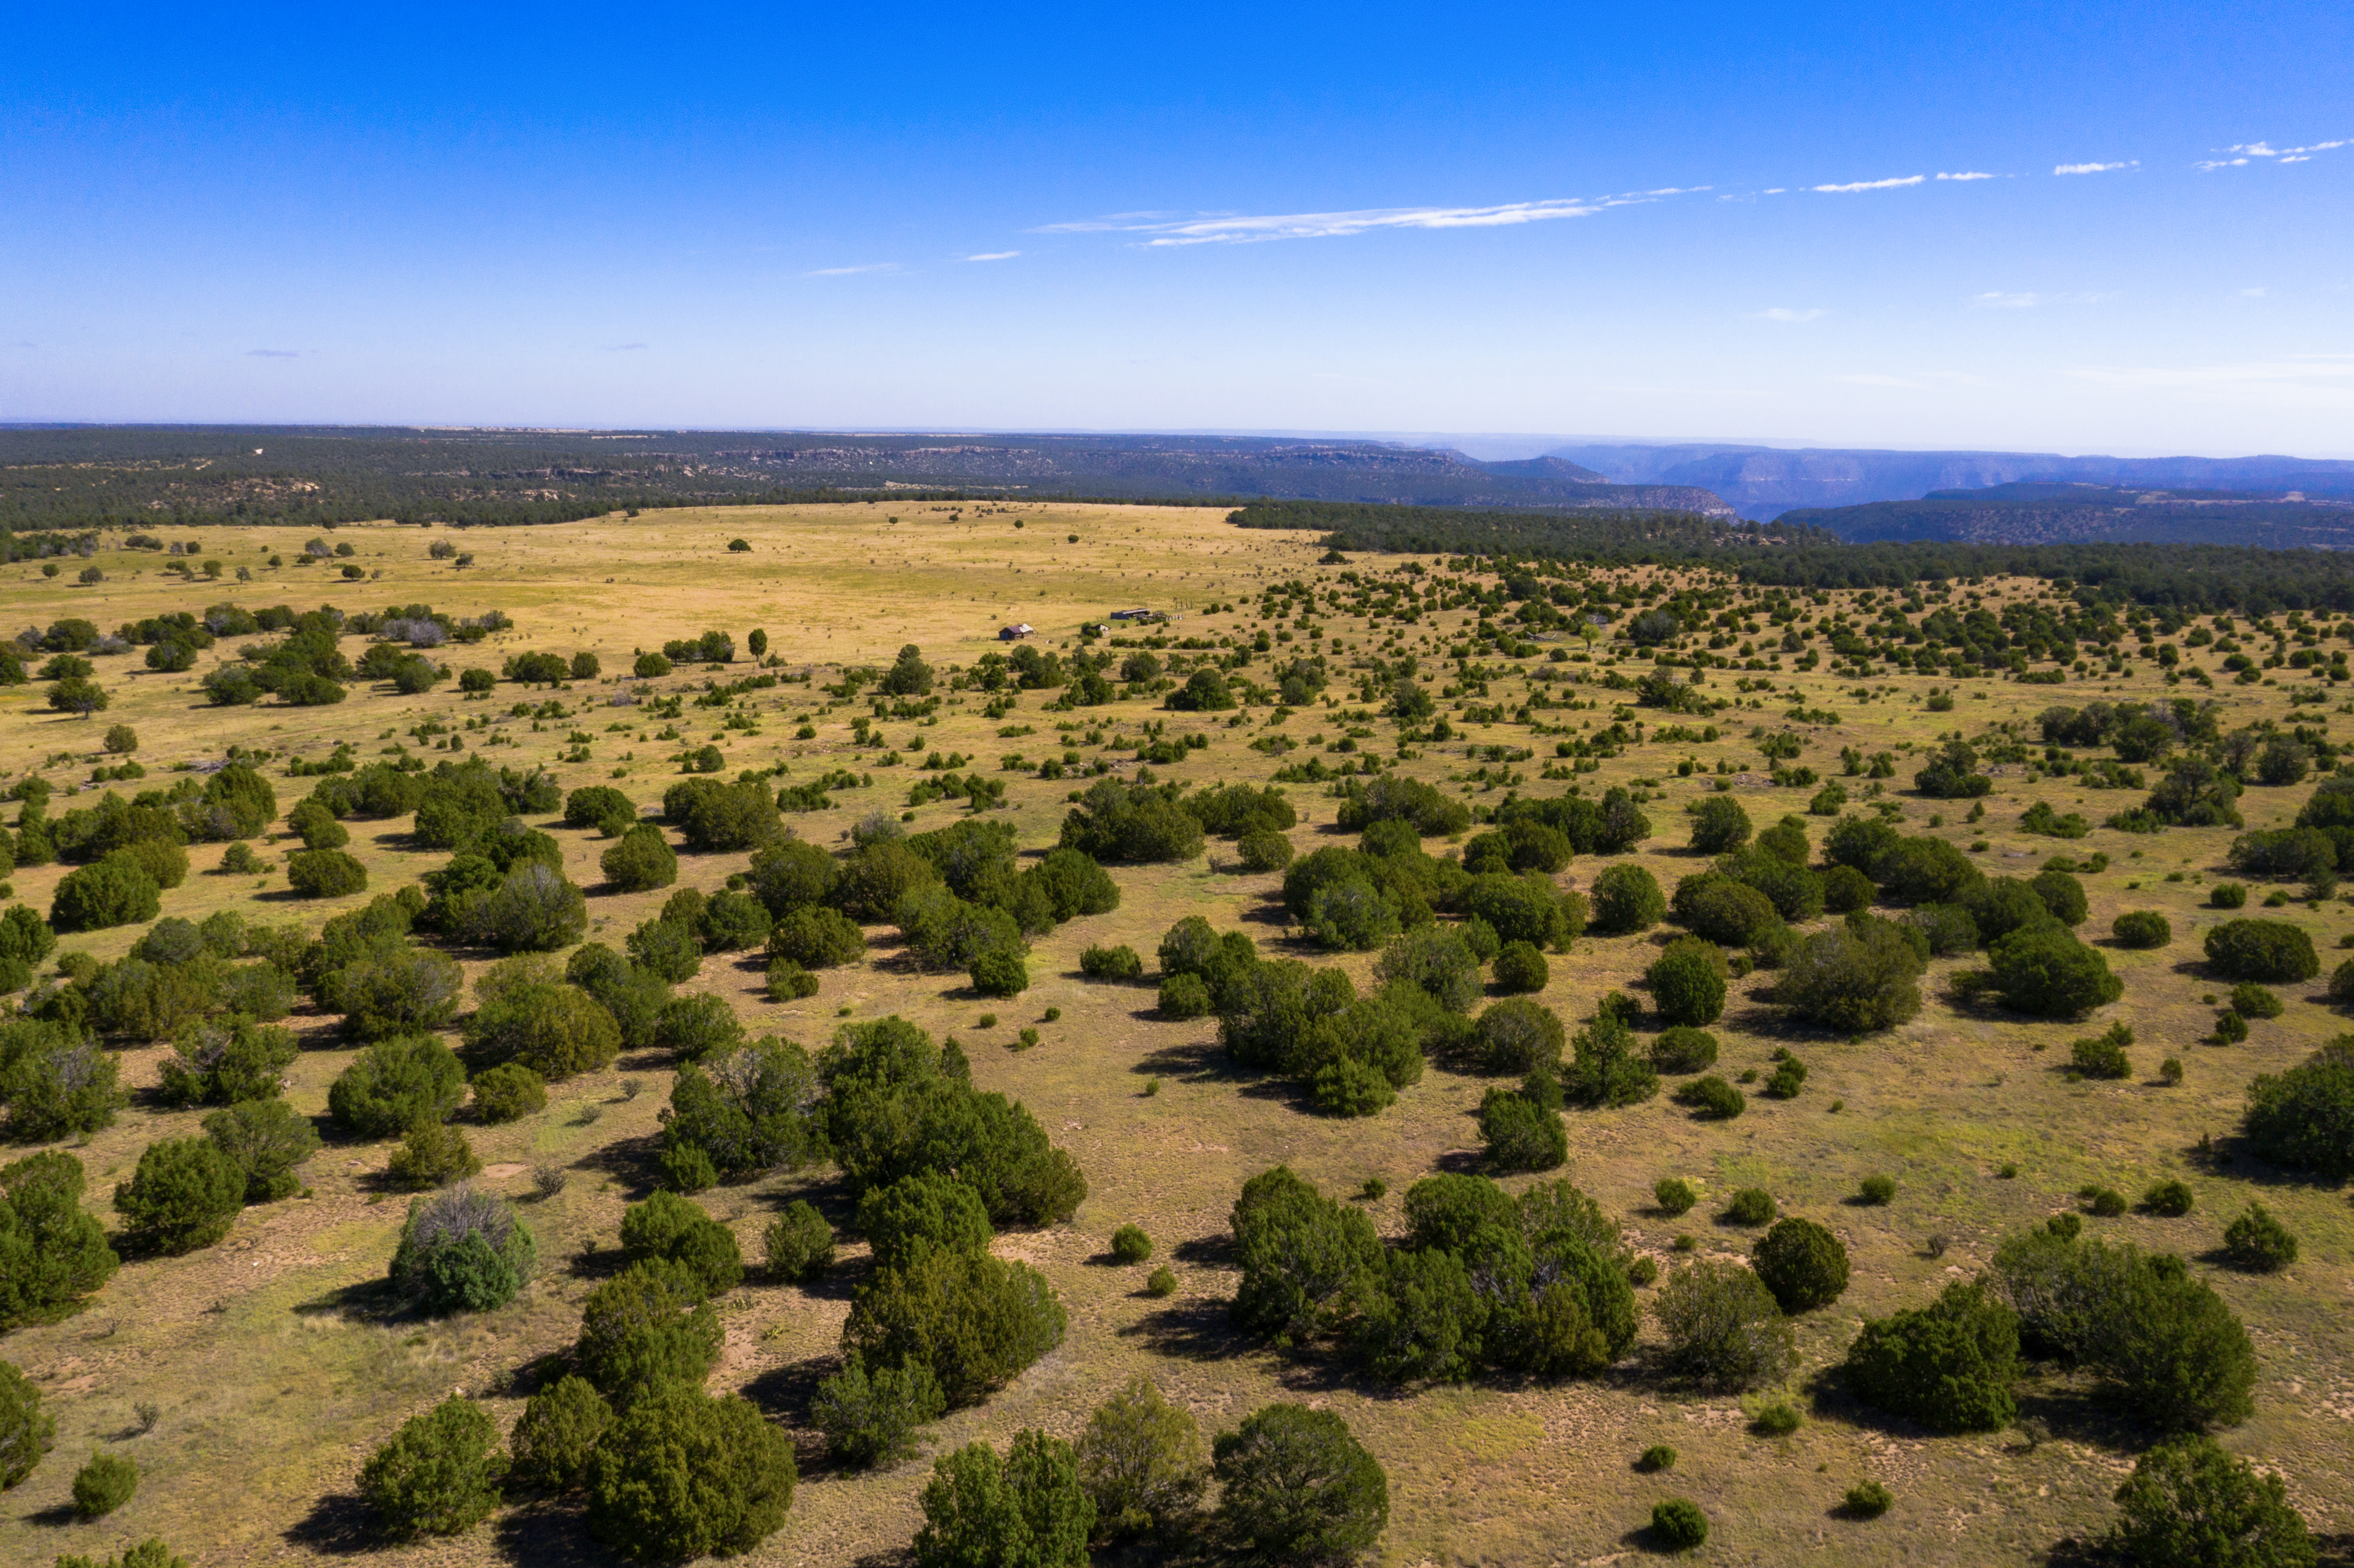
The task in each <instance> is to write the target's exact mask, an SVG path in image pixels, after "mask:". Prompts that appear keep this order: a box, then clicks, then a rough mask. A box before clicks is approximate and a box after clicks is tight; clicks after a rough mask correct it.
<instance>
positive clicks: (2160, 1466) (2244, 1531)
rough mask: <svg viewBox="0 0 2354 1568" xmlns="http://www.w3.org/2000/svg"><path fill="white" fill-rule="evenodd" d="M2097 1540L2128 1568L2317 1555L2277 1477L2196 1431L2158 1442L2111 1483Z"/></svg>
mask: <svg viewBox="0 0 2354 1568" xmlns="http://www.w3.org/2000/svg"><path fill="white" fill-rule="evenodd" d="M2116 1501H2117V1520H2116V1523H2115V1524H2114V1525H2112V1526H2111V1527H2110V1530H2109V1533H2108V1535H2107V1537H2106V1538H2105V1539H2104V1540H2103V1541H2102V1542H2101V1543H2100V1544H2101V1545H2102V1547H2103V1548H2105V1554H2106V1555H2107V1556H2108V1557H2109V1559H2110V1560H2111V1561H2113V1562H2117V1563H2133V1564H2134V1565H2135V1568H2308V1565H2309V1564H2311V1563H2315V1562H2317V1561H2319V1559H2320V1554H2319V1552H2317V1550H2316V1543H2315V1542H2314V1540H2313V1537H2312V1534H2311V1532H2310V1531H2308V1530H2307V1529H2306V1522H2305V1519H2304V1516H2303V1515H2301V1514H2299V1513H2298V1512H2297V1511H2296V1509H2295V1508H2293V1507H2291V1506H2290V1504H2289V1501H2288V1489H2287V1487H2286V1486H2285V1484H2284V1483H2283V1482H2282V1480H2281V1478H2280V1477H2279V1476H2277V1475H2260V1474H2258V1473H2257V1471H2256V1470H2255V1468H2254V1467H2253V1466H2251V1465H2250V1464H2249V1463H2248V1462H2247V1461H2246V1460H2245V1459H2242V1458H2239V1457H2235V1456H2233V1455H2231V1454H2227V1453H2225V1452H2224V1451H2223V1449H2222V1448H2221V1447H2220V1446H2218V1445H2217V1444H2216V1442H2215V1440H2214V1439H2213V1438H2212V1437H2209V1436H2204V1435H2203V1434H2202V1435H2198V1436H2187V1437H2178V1438H2175V1439H2173V1440H2172V1441H2170V1442H2167V1443H2162V1444H2160V1445H2158V1446H2157V1447H2155V1448H2152V1449H2150V1450H2149V1451H2148V1452H2147V1453H2146V1454H2144V1455H2143V1456H2142V1457H2140V1459H2138V1460H2137V1461H2136V1462H2135V1465H2134V1470H2133V1474H2132V1475H2131V1476H2128V1477H2127V1478H2126V1482H2125V1484H2124V1485H2123V1486H2121V1487H2119V1488H2118V1489H2117V1494H2116Z"/></svg>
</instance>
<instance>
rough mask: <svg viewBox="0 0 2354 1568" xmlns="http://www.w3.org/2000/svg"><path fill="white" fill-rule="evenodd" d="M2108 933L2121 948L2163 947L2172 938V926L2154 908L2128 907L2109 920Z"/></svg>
mask: <svg viewBox="0 0 2354 1568" xmlns="http://www.w3.org/2000/svg"><path fill="white" fill-rule="evenodd" d="M2109 934H2110V935H2111V936H2113V937H2115V938H2116V941H2117V946H2119V947H2121V948H2163V947H2165V946H2166V945H2167V944H2168V943H2169V942H2171V941H2173V940H2174V927H2173V926H2172V924H2171V923H2169V922H2168V920H2167V918H2166V916H2163V915H2161V914H2159V913H2158V911H2157V910H2155V909H2129V910H2127V911H2126V913H2124V914H2123V915H2120V916H2117V917H2116V918H2115V920H2114V921H2112V922H2110V925H2109Z"/></svg>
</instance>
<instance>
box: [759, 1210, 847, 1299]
mask: <svg viewBox="0 0 2354 1568" xmlns="http://www.w3.org/2000/svg"><path fill="white" fill-rule="evenodd" d="M761 1240H762V1243H763V1245H765V1247H766V1249H767V1253H768V1258H769V1273H770V1274H773V1275H775V1276H776V1277H778V1278H779V1279H799V1280H806V1279H809V1278H811V1277H813V1276H816V1275H818V1274H822V1273H823V1272H824V1271H825V1269H826V1268H827V1267H828V1266H831V1265H832V1262H833V1227H832V1225H829V1224H826V1223H825V1216H824V1215H823V1214H821V1213H818V1212H817V1209H816V1208H815V1206H813V1205H812V1204H811V1203H810V1202H809V1201H808V1200H806V1199H803V1198H796V1199H794V1200H793V1201H792V1202H790V1203H788V1204H787V1205H786V1206H785V1212H784V1213H781V1214H779V1215H778V1216H777V1217H776V1218H775V1219H773V1220H771V1221H769V1228H768V1231H767V1232H766V1234H764V1235H763V1236H762V1238H761Z"/></svg>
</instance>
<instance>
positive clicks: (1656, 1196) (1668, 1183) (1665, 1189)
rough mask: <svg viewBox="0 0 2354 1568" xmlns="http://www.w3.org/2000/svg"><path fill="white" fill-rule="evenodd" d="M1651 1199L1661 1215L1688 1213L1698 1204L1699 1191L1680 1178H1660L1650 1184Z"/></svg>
mask: <svg viewBox="0 0 2354 1568" xmlns="http://www.w3.org/2000/svg"><path fill="white" fill-rule="evenodd" d="M1651 1198H1652V1201H1653V1202H1657V1203H1658V1204H1659V1212H1660V1213H1663V1214H1667V1215H1670V1216H1671V1217H1672V1216H1674V1215H1677V1214H1683V1213H1691V1207H1692V1205H1693V1204H1695V1203H1697V1202H1700V1190H1699V1189H1698V1188H1696V1187H1694V1186H1693V1185H1692V1184H1691V1182H1689V1181H1685V1180H1684V1179H1683V1178H1682V1177H1681V1176H1662V1177H1660V1178H1659V1180H1658V1181H1655V1182H1653V1183H1652V1184H1651Z"/></svg>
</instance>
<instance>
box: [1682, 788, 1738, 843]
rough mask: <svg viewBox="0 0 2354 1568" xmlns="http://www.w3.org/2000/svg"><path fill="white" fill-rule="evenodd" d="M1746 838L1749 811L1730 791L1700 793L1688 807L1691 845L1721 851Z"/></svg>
mask: <svg viewBox="0 0 2354 1568" xmlns="http://www.w3.org/2000/svg"><path fill="white" fill-rule="evenodd" d="M1747 842H1749V813H1748V812H1747V811H1744V810H1742V809H1741V802H1740V801H1738V800H1734V798H1733V797H1732V796H1730V795H1703V796H1702V797H1701V798H1700V800H1699V801H1698V802H1697V803H1695V804H1694V805H1693V807H1692V810H1691V847H1692V848H1693V849H1694V850H1695V851H1697V852H1698V853H1702V854H1723V853H1727V852H1728V851H1732V850H1737V849H1739V848H1740V847H1741V846H1742V845H1743V844H1745V843H1747Z"/></svg>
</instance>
